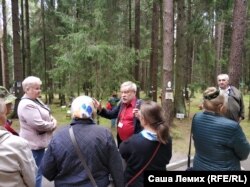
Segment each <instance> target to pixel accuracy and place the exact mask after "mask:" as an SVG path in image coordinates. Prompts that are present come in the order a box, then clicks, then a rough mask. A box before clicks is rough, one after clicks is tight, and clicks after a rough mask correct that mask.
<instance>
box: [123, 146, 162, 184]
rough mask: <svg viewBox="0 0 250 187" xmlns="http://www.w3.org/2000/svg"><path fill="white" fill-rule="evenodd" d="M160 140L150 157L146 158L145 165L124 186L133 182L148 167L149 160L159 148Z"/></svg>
mask: <svg viewBox="0 0 250 187" xmlns="http://www.w3.org/2000/svg"><path fill="white" fill-rule="evenodd" d="M160 145H161V142H159V144H158V145H157V147H156V149H155V151H154V153H153V154H152V156H151V157H150V159H149V160H148V162H147V163H146V165H145V166H144V167H143V168H142V169H141V170H140V171H139V172H138V173H136V175H135V176H134V177H132V178H131V179H130V180H129V181H128V183H127V184H126V187H128V186H129V185H130V184H131V183H132V182H134V180H135V179H136V178H137V177H138V176H139V175H140V174H141V173H142V172H143V171H144V170H145V169H146V168H147V167H148V165H149V164H150V162H151V161H152V160H153V158H154V157H155V155H156V153H157V152H158V150H159V148H160Z"/></svg>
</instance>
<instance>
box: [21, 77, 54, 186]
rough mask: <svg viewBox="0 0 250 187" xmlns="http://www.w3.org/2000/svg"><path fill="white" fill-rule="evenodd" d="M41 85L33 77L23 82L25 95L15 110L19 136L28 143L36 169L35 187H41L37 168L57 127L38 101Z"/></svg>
mask: <svg viewBox="0 0 250 187" xmlns="http://www.w3.org/2000/svg"><path fill="white" fill-rule="evenodd" d="M41 84H42V81H41V80H40V79H39V78H38V77H35V76H29V77H27V78H25V79H24V80H23V82H22V87H23V91H24V93H25V94H24V95H23V97H22V99H21V101H20V103H19V105H18V109H17V112H18V117H19V122H20V133H19V135H20V136H21V137H22V138H24V139H26V140H27V141H28V142H29V146H30V148H31V150H32V153H33V156H34V158H35V161H36V165H37V167H38V173H37V176H36V187H41V186H42V174H41V170H40V168H39V166H40V163H41V160H42V158H43V155H44V152H45V148H46V147H47V146H48V143H49V141H50V139H51V137H52V133H53V131H54V130H55V129H56V125H57V121H56V119H55V118H54V117H53V116H52V115H51V111H50V109H49V108H48V107H47V106H46V105H45V104H44V103H43V102H42V101H41V100H40V99H39V97H40V94H41Z"/></svg>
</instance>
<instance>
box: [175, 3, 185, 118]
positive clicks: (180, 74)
mask: <svg viewBox="0 0 250 187" xmlns="http://www.w3.org/2000/svg"><path fill="white" fill-rule="evenodd" d="M177 9H178V10H177V11H178V17H177V37H176V64H175V66H176V68H175V69H176V73H175V96H174V104H175V113H182V114H186V107H185V102H184V97H183V89H184V87H185V80H184V78H185V73H186V72H184V68H185V63H186V57H187V56H186V54H187V51H186V38H185V36H186V34H185V33H186V21H185V1H184V0H179V1H178V2H177Z"/></svg>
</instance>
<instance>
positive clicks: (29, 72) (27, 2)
mask: <svg viewBox="0 0 250 187" xmlns="http://www.w3.org/2000/svg"><path fill="white" fill-rule="evenodd" d="M29 20H30V19H29V0H25V23H26V24H25V33H26V35H25V41H26V45H25V46H26V49H25V54H26V67H27V68H26V69H27V75H28V76H30V75H32V72H31V69H32V67H31V61H30V57H31V53H30V21H29Z"/></svg>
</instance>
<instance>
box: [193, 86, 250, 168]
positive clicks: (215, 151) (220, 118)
mask: <svg viewBox="0 0 250 187" xmlns="http://www.w3.org/2000/svg"><path fill="white" fill-rule="evenodd" d="M203 99H204V101H203V109H204V111H203V112H198V113H197V114H196V115H195V116H194V118H193V120H192V133H193V140H194V147H195V156H194V163H193V170H207V171H215V170H220V171H227V170H241V166H240V161H241V160H245V159H247V157H248V155H249V150H250V145H249V142H248V140H247V139H246V136H245V134H244V132H243V131H242V129H241V127H240V125H239V123H238V122H236V121H233V120H230V119H228V118H226V117H225V114H226V112H227V98H225V97H224V95H223V94H220V91H219V90H217V89H216V88H215V87H209V88H207V89H206V90H205V91H204V93H203Z"/></svg>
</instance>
